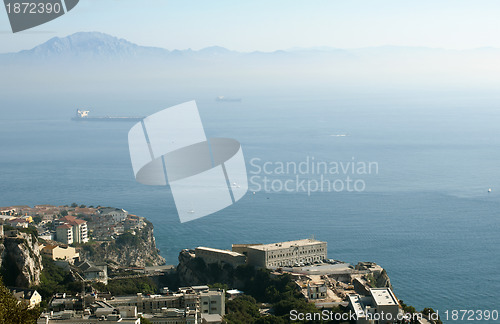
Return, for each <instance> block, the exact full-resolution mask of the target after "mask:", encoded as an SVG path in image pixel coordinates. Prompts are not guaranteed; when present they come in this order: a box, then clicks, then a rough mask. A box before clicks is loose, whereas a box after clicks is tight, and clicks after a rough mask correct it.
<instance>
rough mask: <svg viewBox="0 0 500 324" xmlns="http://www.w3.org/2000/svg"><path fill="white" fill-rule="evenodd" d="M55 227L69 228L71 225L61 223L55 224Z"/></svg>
mask: <svg viewBox="0 0 500 324" xmlns="http://www.w3.org/2000/svg"><path fill="white" fill-rule="evenodd" d="M57 228H68V229H69V228H71V226H70V225H68V224H63V225H60V226H57Z"/></svg>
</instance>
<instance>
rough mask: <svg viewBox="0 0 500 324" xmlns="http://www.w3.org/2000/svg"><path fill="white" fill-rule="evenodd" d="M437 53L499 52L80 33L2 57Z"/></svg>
mask: <svg viewBox="0 0 500 324" xmlns="http://www.w3.org/2000/svg"><path fill="white" fill-rule="evenodd" d="M436 52H457V53H463V52H483V53H484V52H490V53H491V52H495V53H498V52H499V50H498V49H495V48H480V49H474V50H469V51H449V50H444V49H432V48H425V47H399V46H381V47H368V48H360V49H351V50H344V49H338V48H332V47H313V48H291V49H288V50H279V51H274V52H259V51H255V52H248V53H242V52H236V51H232V50H229V49H226V48H224V47H220V46H212V47H207V48H203V49H201V50H197V51H195V50H191V49H185V50H172V51H169V50H167V49H164V48H159V47H149V46H140V45H137V44H134V43H131V42H129V41H127V40H125V39H120V38H117V37H114V36H111V35H108V34H104V33H99V32H79V33H75V34H72V35H69V36H67V37H63V38H60V37H54V38H51V39H49V40H48V41H46V42H45V43H43V44H40V45H38V46H36V47H34V48H32V49H29V50H23V51H20V52H17V53H5V54H0V57H6V56H7V57H12V56H17V57H31V58H34V57H38V58H49V57H55V56H57V57H113V58H133V57H136V58H137V57H147V56H149V57H158V58H160V57H165V58H166V57H199V58H200V57H201V58H203V57H210V58H217V57H231V56H233V57H234V56H242V55H243V56H255V57H262V56H281V57H301V56H307V55H317V56H340V57H344V58H345V57H351V58H352V57H357V56H365V55H376V54H383V55H387V54H391V53H392V54H402V53H406V54H407V53H414V54H422V53H436Z"/></svg>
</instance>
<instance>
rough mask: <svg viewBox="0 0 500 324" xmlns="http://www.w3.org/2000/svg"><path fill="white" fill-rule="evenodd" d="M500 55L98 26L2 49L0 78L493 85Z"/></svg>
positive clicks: (7, 82) (159, 83) (125, 83)
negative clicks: (174, 39)
mask: <svg viewBox="0 0 500 324" xmlns="http://www.w3.org/2000/svg"><path fill="white" fill-rule="evenodd" d="M498 62H500V50H499V49H495V48H478V49H472V50H464V51H458V50H445V49H436V48H425V47H399V46H381V47H367V48H360V49H338V48H330V47H314V48H291V49H287V50H279V51H273V52H259V51H254V52H238V51H232V50H229V49H226V48H224V47H220V46H212V47H207V48H203V49H200V50H192V49H184V50H167V49H163V48H158V47H148V46H140V45H137V44H134V43H132V42H129V41H127V40H125V39H120V38H117V37H114V36H110V35H107V34H103V33H99V32H79V33H76V34H73V35H69V36H67V37H62V38H60V37H54V38H51V39H49V40H48V41H46V42H45V43H43V44H40V45H38V46H36V47H34V48H32V49H29V50H23V51H20V52H17V53H6V54H0V66H1V71H2V76H3V78H0V83H1V84H3V86H4V88H5V89H6V87H13V88H15V87H16V83H15V82H18V83H21V82H22V83H23V84H25V85H31V86H36V87H49V86H50V85H51V84H58V85H59V87H61V86H62V87H67V88H68V89H70V90H71V89H74V88H75V85H76V84H79V85H80V86H81V87H84V88H88V87H90V85H93V87H94V88H96V89H98V88H99V83H98V82H102V83H103V84H106V86H107V87H110V85H112V86H113V87H116V88H120V89H122V88H123V89H124V88H127V87H128V88H129V89H130V88H131V89H134V90H135V89H147V88H151V89H152V88H155V87H165V86H166V85H169V87H170V88H173V87H181V84H183V87H182V88H183V89H184V88H186V87H187V88H190V87H193V86H194V84H197V85H198V86H199V87H200V88H203V89H205V88H207V87H208V86H209V85H210V86H212V87H219V88H222V89H227V88H228V87H230V86H234V87H236V85H238V86H241V87H242V88H248V87H251V86H254V87H256V88H259V89H260V88H266V89H271V88H273V89H277V88H278V89H287V87H288V85H294V86H295V87H296V88H298V89H302V88H305V87H310V88H315V87H331V86H334V87H336V88H339V87H345V88H348V87H351V88H355V89H358V88H362V87H365V88H366V87H372V86H374V87H381V86H385V87H386V88H390V87H401V86H403V85H404V86H405V87H407V88H408V89H415V88H416V87H417V86H425V87H434V86H442V87H493V86H496V84H498V82H500V65H499V64H498ZM41 78H43V82H41V81H40V79H41ZM48 80H51V81H50V82H52V83H50V82H49V81H48ZM181 80H183V81H182V82H184V83H182V82H181ZM2 82H3V83H2ZM89 91H90V90H89ZM92 91H95V89H94V90H92ZM120 91H121V90H120ZM219 91H220V90H219ZM275 91H276V90H275ZM223 92H224V91H220V93H223Z"/></svg>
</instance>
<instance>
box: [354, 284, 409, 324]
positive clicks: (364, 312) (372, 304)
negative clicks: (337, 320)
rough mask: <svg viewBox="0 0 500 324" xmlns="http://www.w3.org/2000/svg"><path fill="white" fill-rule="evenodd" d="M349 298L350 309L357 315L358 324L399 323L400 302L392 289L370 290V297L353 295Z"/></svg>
mask: <svg viewBox="0 0 500 324" xmlns="http://www.w3.org/2000/svg"><path fill="white" fill-rule="evenodd" d="M348 298H349V307H350V309H351V310H352V311H353V312H354V313H355V314H356V315H357V320H356V323H357V324H385V323H394V322H396V321H397V318H398V314H399V311H400V309H399V302H398V300H397V298H396V296H395V295H394V293H393V292H392V290H391V289H390V288H370V295H369V296H360V295H358V294H351V295H349V296H348ZM382 314H384V315H383V317H382ZM389 318H390V319H392V320H389Z"/></svg>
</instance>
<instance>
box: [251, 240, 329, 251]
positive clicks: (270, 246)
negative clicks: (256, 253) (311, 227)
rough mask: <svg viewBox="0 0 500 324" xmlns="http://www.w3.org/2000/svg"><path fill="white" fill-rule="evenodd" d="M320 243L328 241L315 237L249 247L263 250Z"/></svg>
mask: <svg viewBox="0 0 500 324" xmlns="http://www.w3.org/2000/svg"><path fill="white" fill-rule="evenodd" d="M320 243H325V244H326V242H323V241H318V240H314V239H303V240H296V241H288V242H280V243H271V244H261V245H251V246H249V247H248V248H251V249H255V250H261V251H272V250H279V249H286V248H291V247H295V246H308V245H316V244H320Z"/></svg>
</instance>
